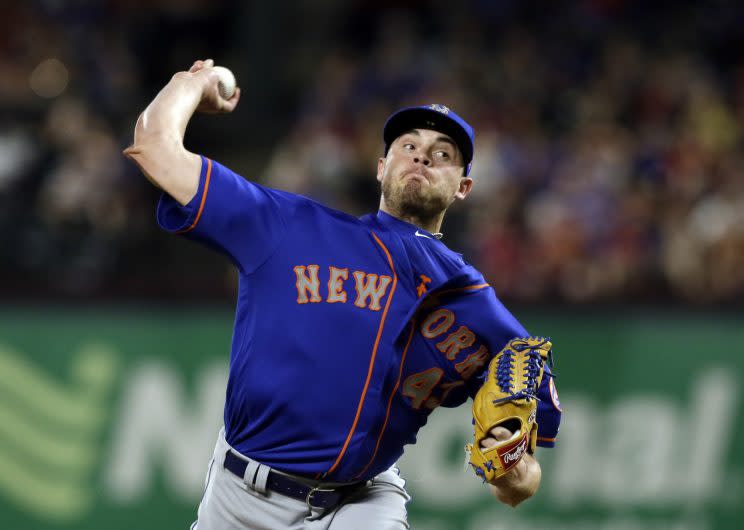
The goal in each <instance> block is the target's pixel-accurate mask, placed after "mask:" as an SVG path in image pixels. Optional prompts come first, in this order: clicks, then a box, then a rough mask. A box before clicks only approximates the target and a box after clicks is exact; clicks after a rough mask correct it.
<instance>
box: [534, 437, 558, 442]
mask: <svg viewBox="0 0 744 530" xmlns="http://www.w3.org/2000/svg"><path fill="white" fill-rule="evenodd" d="M537 441H538V442H555V438H545V437H543V436H538V437H537Z"/></svg>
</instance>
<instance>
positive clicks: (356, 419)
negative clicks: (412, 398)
mask: <svg viewBox="0 0 744 530" xmlns="http://www.w3.org/2000/svg"><path fill="white" fill-rule="evenodd" d="M372 237H374V238H375V241H377V244H378V245H380V247H382V250H383V251H384V252H385V256H387V260H388V263H389V264H390V270H391V271H392V273H393V287H392V289H390V294H389V295H388V299H387V302H385V310H384V311H383V312H382V318H381V319H380V327H379V328H378V329H377V337H376V338H375V344H374V346H373V347H372V358H371V359H370V360H369V368H368V369H367V380H366V381H365V382H364V389H362V395H361V398H360V399H359V405H358V406H357V411H356V416H355V417H354V423H353V424H352V425H351V430H350V431H349V434H348V436H346V441H345V442H344V446H343V447H342V448H341V452H340V453H339V454H338V456H337V457H336V461H335V462H334V463H333V465H332V466H331V469H329V470H328V471H327V472H326V475H329V474H331V473H333V471H334V470H335V469H336V468H337V467H338V464H339V463H340V462H341V459H342V458H343V457H344V453H346V449H347V448H348V447H349V442H351V437H352V435H353V434H354V431H355V430H356V426H357V423H359V417H360V416H361V415H362V408H363V407H364V398H365V397H367V388H369V382H370V381H371V380H372V372H373V370H374V367H375V358H376V357H377V347H378V346H379V345H380V338H381V337H382V330H383V328H384V327H385V319H386V318H387V313H388V309H390V302H391V301H392V300H393V295H394V294H395V287H396V286H397V285H398V275H397V274H396V273H395V266H394V265H393V258H392V257H390V252H389V251H388V249H387V247H385V245H384V244H383V243H382V241H380V239H379V238H378V237H377V235H376V234H375V233H374V232H372Z"/></svg>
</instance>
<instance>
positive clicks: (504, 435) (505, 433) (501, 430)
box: [490, 427, 512, 442]
mask: <svg viewBox="0 0 744 530" xmlns="http://www.w3.org/2000/svg"><path fill="white" fill-rule="evenodd" d="M490 434H491V436H493V437H494V438H496V440H497V441H499V442H503V441H506V440H508V439H509V438H511V437H512V433H511V431H510V430H509V429H507V428H506V427H494V428H493V429H491V433H490Z"/></svg>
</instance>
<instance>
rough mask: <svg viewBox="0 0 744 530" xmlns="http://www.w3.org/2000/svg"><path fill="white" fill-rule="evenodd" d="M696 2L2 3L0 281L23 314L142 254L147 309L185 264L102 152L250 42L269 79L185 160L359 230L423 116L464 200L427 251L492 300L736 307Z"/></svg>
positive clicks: (115, 147) (727, 125)
mask: <svg viewBox="0 0 744 530" xmlns="http://www.w3.org/2000/svg"><path fill="white" fill-rule="evenodd" d="M713 4H714V5H705V6H703V5H699V4H698V3H695V2H688V1H685V2H678V3H675V10H674V14H673V15H672V14H670V13H668V12H666V11H665V8H664V6H663V5H660V6H654V5H649V4H647V3H643V2H639V1H629V0H628V1H623V0H620V1H586V2H574V3H571V4H570V6H557V5H556V6H553V5H550V6H548V5H546V4H544V3H538V2H511V1H505V2H483V1H480V0H471V1H466V2H463V3H462V5H459V4H458V7H457V9H453V8H452V6H451V4H450V3H448V2H444V1H443V0H432V1H430V2H394V3H386V2H382V3H381V2H369V1H368V0H357V1H352V2H340V1H334V0H326V1H325V2H321V3H312V2H305V1H301V2H297V5H296V6H294V8H293V10H288V9H285V8H284V7H283V6H279V5H278V4H277V5H273V4H272V5H269V4H266V5H261V6H258V5H257V6H252V7H245V6H243V7H242V8H241V9H238V5H239V3H236V2H218V3H214V2H206V1H200V0H192V1H190V2H186V3H184V2H173V1H161V2H154V3H153V2H138V3H136V4H131V3H127V2H116V1H110V2H85V1H83V2H71V3H66V2H57V3H54V2H52V3H48V2H43V3H42V2H33V3H29V4H28V5H27V4H22V3H21V4H14V5H13V6H10V7H9V8H8V10H7V14H6V15H5V16H4V18H3V20H2V21H0V30H2V35H3V37H2V38H1V39H0V52H2V53H0V66H1V67H2V68H3V71H4V75H3V76H2V78H0V107H2V108H3V110H4V113H3V116H4V117H3V125H4V128H3V130H2V132H0V153H1V154H3V156H2V157H0V158H1V159H2V162H0V207H1V208H0V210H1V211H0V245H1V247H2V249H0V257H1V258H2V260H1V261H0V273H3V276H4V277H5V278H9V277H16V278H18V279H19V282H15V283H17V284H18V285H22V287H20V288H19V291H18V293H23V295H24V296H25V295H27V294H29V293H31V294H33V290H34V287H38V289H39V290H38V292H37V294H39V295H44V296H51V297H54V296H55V295H59V294H71V293H72V294H78V295H83V296H106V295H107V294H114V293H120V292H122V291H126V290H127V289H126V286H125V285H123V284H122V282H123V280H122V277H121V275H120V272H121V270H122V268H127V267H128V266H131V265H132V264H134V263H137V262H138V260H142V259H144V258H146V259H147V264H148V267H151V268H153V270H152V274H151V275H149V276H151V284H148V283H147V280H143V283H138V290H137V291H136V292H130V294H132V295H133V296H159V295H165V296H168V292H167V289H166V290H165V291H164V290H163V289H161V288H159V287H157V286H155V284H156V283H159V284H160V285H162V281H163V278H164V277H166V276H168V274H169V270H170V268H171V264H172V263H173V262H175V261H183V260H185V259H186V258H185V256H186V254H184V253H190V252H193V251H190V250H182V247H181V246H178V245H173V246H171V245H168V244H166V243H163V242H162V238H163V237H164V236H161V235H159V234H157V229H156V227H155V225H154V222H152V215H151V214H150V213H149V211H151V210H152V206H153V204H152V202H153V201H152V199H153V196H152V195H150V191H149V190H148V188H147V184H145V183H144V182H143V181H142V179H140V178H138V177H136V172H134V171H133V170H132V169H131V168H130V167H129V166H128V165H126V164H124V161H123V160H122V158H121V156H120V155H119V151H120V149H121V148H122V147H124V145H125V144H126V143H127V142H128V141H129V137H130V134H131V130H132V127H133V123H134V119H135V118H136V113H137V112H139V111H140V110H141V108H142V107H143V106H144V104H145V103H146V102H147V101H148V100H149V99H151V98H152V96H153V94H154V93H155V92H156V91H157V90H158V89H159V88H160V87H161V86H162V84H163V83H164V82H166V81H167V79H168V77H169V76H170V75H171V74H172V73H173V72H172V71H171V70H168V69H167V68H166V67H165V66H164V65H173V67H172V69H175V68H184V69H185V68H187V67H188V65H189V63H190V62H191V61H192V60H193V59H195V58H197V57H207V56H221V57H230V58H232V59H233V60H234V61H235V64H236V65H240V64H241V61H245V60H246V58H247V57H257V56H258V57H264V56H265V53H264V52H263V51H261V52H260V53H258V54H252V53H251V51H250V46H255V45H256V42H257V40H256V39H254V40H251V39H250V38H247V37H246V34H245V32H246V29H247V28H252V29H253V30H256V31H258V30H260V31H262V33H261V34H260V38H261V40H260V42H262V43H266V46H267V48H268V49H270V54H271V57H264V58H265V59H266V64H267V65H270V68H271V69H273V71H272V72H268V71H267V72H265V73H264V72H261V71H252V70H250V69H248V70H246V73H247V72H250V75H247V76H245V77H243V78H241V76H240V75H239V76H238V79H239V81H240V82H242V83H243V84H244V85H246V91H245V94H246V97H245V98H244V101H243V102H242V103H241V110H239V111H238V114H237V116H236V117H235V118H229V119H228V120H233V121H221V122H219V124H216V123H217V122H215V121H211V122H209V123H207V121H206V120H205V121H198V122H197V123H194V124H193V125H192V128H191V129H190V135H193V136H192V137H193V138H195V140H196V142H195V143H198V146H199V147H198V149H199V150H201V151H202V152H204V153H205V154H208V155H210V156H215V157H217V158H218V159H220V160H221V161H224V162H226V163H228V164H230V165H232V166H233V168H234V169H236V170H237V171H239V172H242V173H243V174H245V175H246V176H252V175H259V176H258V177H257V178H258V180H260V181H262V182H264V183H266V184H268V185H271V186H274V187H278V188H282V189H287V190H290V191H294V192H297V193H301V194H304V195H308V196H311V197H313V198H316V199H318V200H320V201H322V202H325V203H328V204H330V205H332V206H335V207H338V208H341V209H343V210H346V211H348V212H350V213H354V214H361V213H364V212H365V211H369V210H371V209H375V208H376V206H377V201H378V198H379V197H378V190H377V183H376V181H375V170H376V159H377V157H379V156H380V155H381V154H382V141H381V128H382V124H383V122H384V119H385V117H386V116H387V115H388V114H389V113H390V112H392V111H393V110H394V109H395V108H397V107H399V106H402V105H407V104H414V103H415V104H419V103H426V102H441V103H445V104H447V105H449V106H451V107H452V108H455V109H457V111H458V112H459V113H461V114H462V115H464V116H466V117H467V118H468V119H469V120H470V121H471V122H472V123H473V125H474V126H475V129H476V157H475V163H474V166H473V177H474V179H475V188H474V192H473V194H472V195H471V197H470V198H469V199H468V202H469V203H470V204H468V205H467V206H465V207H462V208H455V209H453V211H452V212H451V213H450V214H449V215H448V218H447V219H446V220H445V224H444V229H445V238H446V242H447V243H448V244H449V245H450V246H451V247H453V248H454V249H457V250H461V251H463V252H465V255H466V258H467V259H469V260H470V261H473V262H475V263H476V265H478V266H479V267H480V268H481V269H482V270H484V272H485V274H486V276H487V278H488V279H489V281H490V282H491V283H492V285H493V286H494V287H495V289H496V290H497V292H498V293H499V295H500V296H502V297H503V298H504V299H506V300H510V301H524V302H532V301H564V302H571V303H591V302H623V301H628V300H631V299H632V300H636V301H637V300H648V301H655V300H661V299H664V300H684V301H687V302H694V303H715V302H736V301H738V300H739V299H740V297H741V295H742V294H744V272H742V271H744V178H743V175H744V155H742V153H741V150H742V143H743V142H742V140H743V138H742V125H743V124H744V90H743V87H744V57H742V55H741V52H740V50H742V49H744V47H742V42H741V41H742V40H744V39H742V37H741V35H740V30H739V24H737V23H736V21H740V20H742V19H743V18H744V8H741V7H737V6H735V5H733V4H725V5H724V3H713ZM257 14H260V15H262V16H265V17H267V18H266V21H265V23H263V22H260V23H258V22H256V20H255V16H254V15H257ZM297 15H299V16H301V18H302V19H303V22H304V23H303V24H299V25H298V24H297V23H296V21H295V22H291V21H292V20H295V19H296V18H297ZM313 16H315V17H317V19H318V20H315V19H314V18H313ZM262 20H263V19H262ZM269 21H270V23H269ZM662 27H663V28H664V29H663V31H661V30H660V29H659V28H662ZM318 28H322V31H320V30H319V29H318ZM693 36H694V37H693ZM257 39H258V37H257ZM220 54H221V55H220ZM249 66H250V65H249ZM164 68H165V70H164ZM166 70H167V71H166ZM282 82H286V83H291V84H289V85H287V86H281V87H280V86H278V83H282ZM251 87H257V88H255V89H254V92H253V93H254V94H256V95H261V94H263V95H265V96H266V97H268V98H270V101H266V102H264V101H253V100H251V99H250V97H249V96H248V95H247V94H250V93H251ZM261 109H264V110H263V111H261ZM266 109H270V110H266ZM5 116H7V118H6V117H5ZM209 127H218V128H219V129H217V130H219V131H220V132H219V133H218V134H213V131H214V130H215V129H209ZM272 131H276V132H278V133H279V138H278V139H276V135H273V136H272ZM259 132H260V133H261V134H259ZM230 139H233V140H232V141H230ZM274 139H276V141H275V142H272V141H273V140H274ZM269 143H271V144H272V145H271V147H270V149H267V145H268V144H269ZM244 146H251V147H252V148H251V149H246V148H245V147H244ZM260 168H263V169H262V170H259V169H260ZM143 211H148V213H147V214H145V215H143ZM154 241H157V243H153V242H154ZM154 246H156V247H157V248H158V249H159V250H160V251H161V252H160V253H159V254H157V255H155V254H154V253H153V252H152V249H153V247H154ZM193 256H195V254H188V259H187V260H188V261H189V268H188V270H186V271H185V272H184V273H183V274H190V275H192V276H193V280H194V284H199V283H201V284H202V285H204V289H199V290H198V292H199V295H200V296H215V297H220V296H224V295H225V294H226V293H225V283H226V282H224V281H218V282H206V281H205V280H204V279H203V278H209V277H214V276H215V274H216V275H217V277H222V276H223V269H222V267H223V265H220V264H218V261H217V260H214V261H210V260H208V259H204V260H200V259H194V258H193ZM50 274H51V275H52V276H54V279H52V280H51V281H46V282H39V281H38V278H39V277H45V278H47V277H49V276H50ZM24 281H25V283H24ZM207 283H209V285H206V284H207ZM18 293H17V294H18Z"/></svg>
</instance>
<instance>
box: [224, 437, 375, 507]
mask: <svg viewBox="0 0 744 530" xmlns="http://www.w3.org/2000/svg"><path fill="white" fill-rule="evenodd" d="M246 467H248V462H247V461H245V460H243V459H242V458H240V457H238V456H237V455H236V454H235V453H233V452H232V451H230V450H228V451H227V453H226V454H225V469H227V470H228V471H230V472H231V473H233V474H235V475H237V476H239V477H240V478H241V479H242V478H243V477H244V476H245V468H246ZM364 484H366V482H356V483H354V484H349V485H345V486H339V487H336V488H320V487H313V486H308V485H307V484H303V483H302V482H299V481H297V480H294V479H292V478H291V477H288V476H286V475H282V474H280V473H276V472H275V471H269V476H268V477H267V479H266V488H267V489H270V490H271V491H275V492H277V493H281V494H282V495H286V496H287V497H292V498H293V499H299V500H301V501H305V502H306V503H307V506H308V508H322V509H324V510H325V509H330V508H334V507H336V506H338V504H339V503H340V502H341V501H342V500H343V499H344V498H345V497H346V496H348V495H350V494H351V493H353V492H355V491H356V490H358V489H359V488H361V487H362V486H364Z"/></svg>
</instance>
